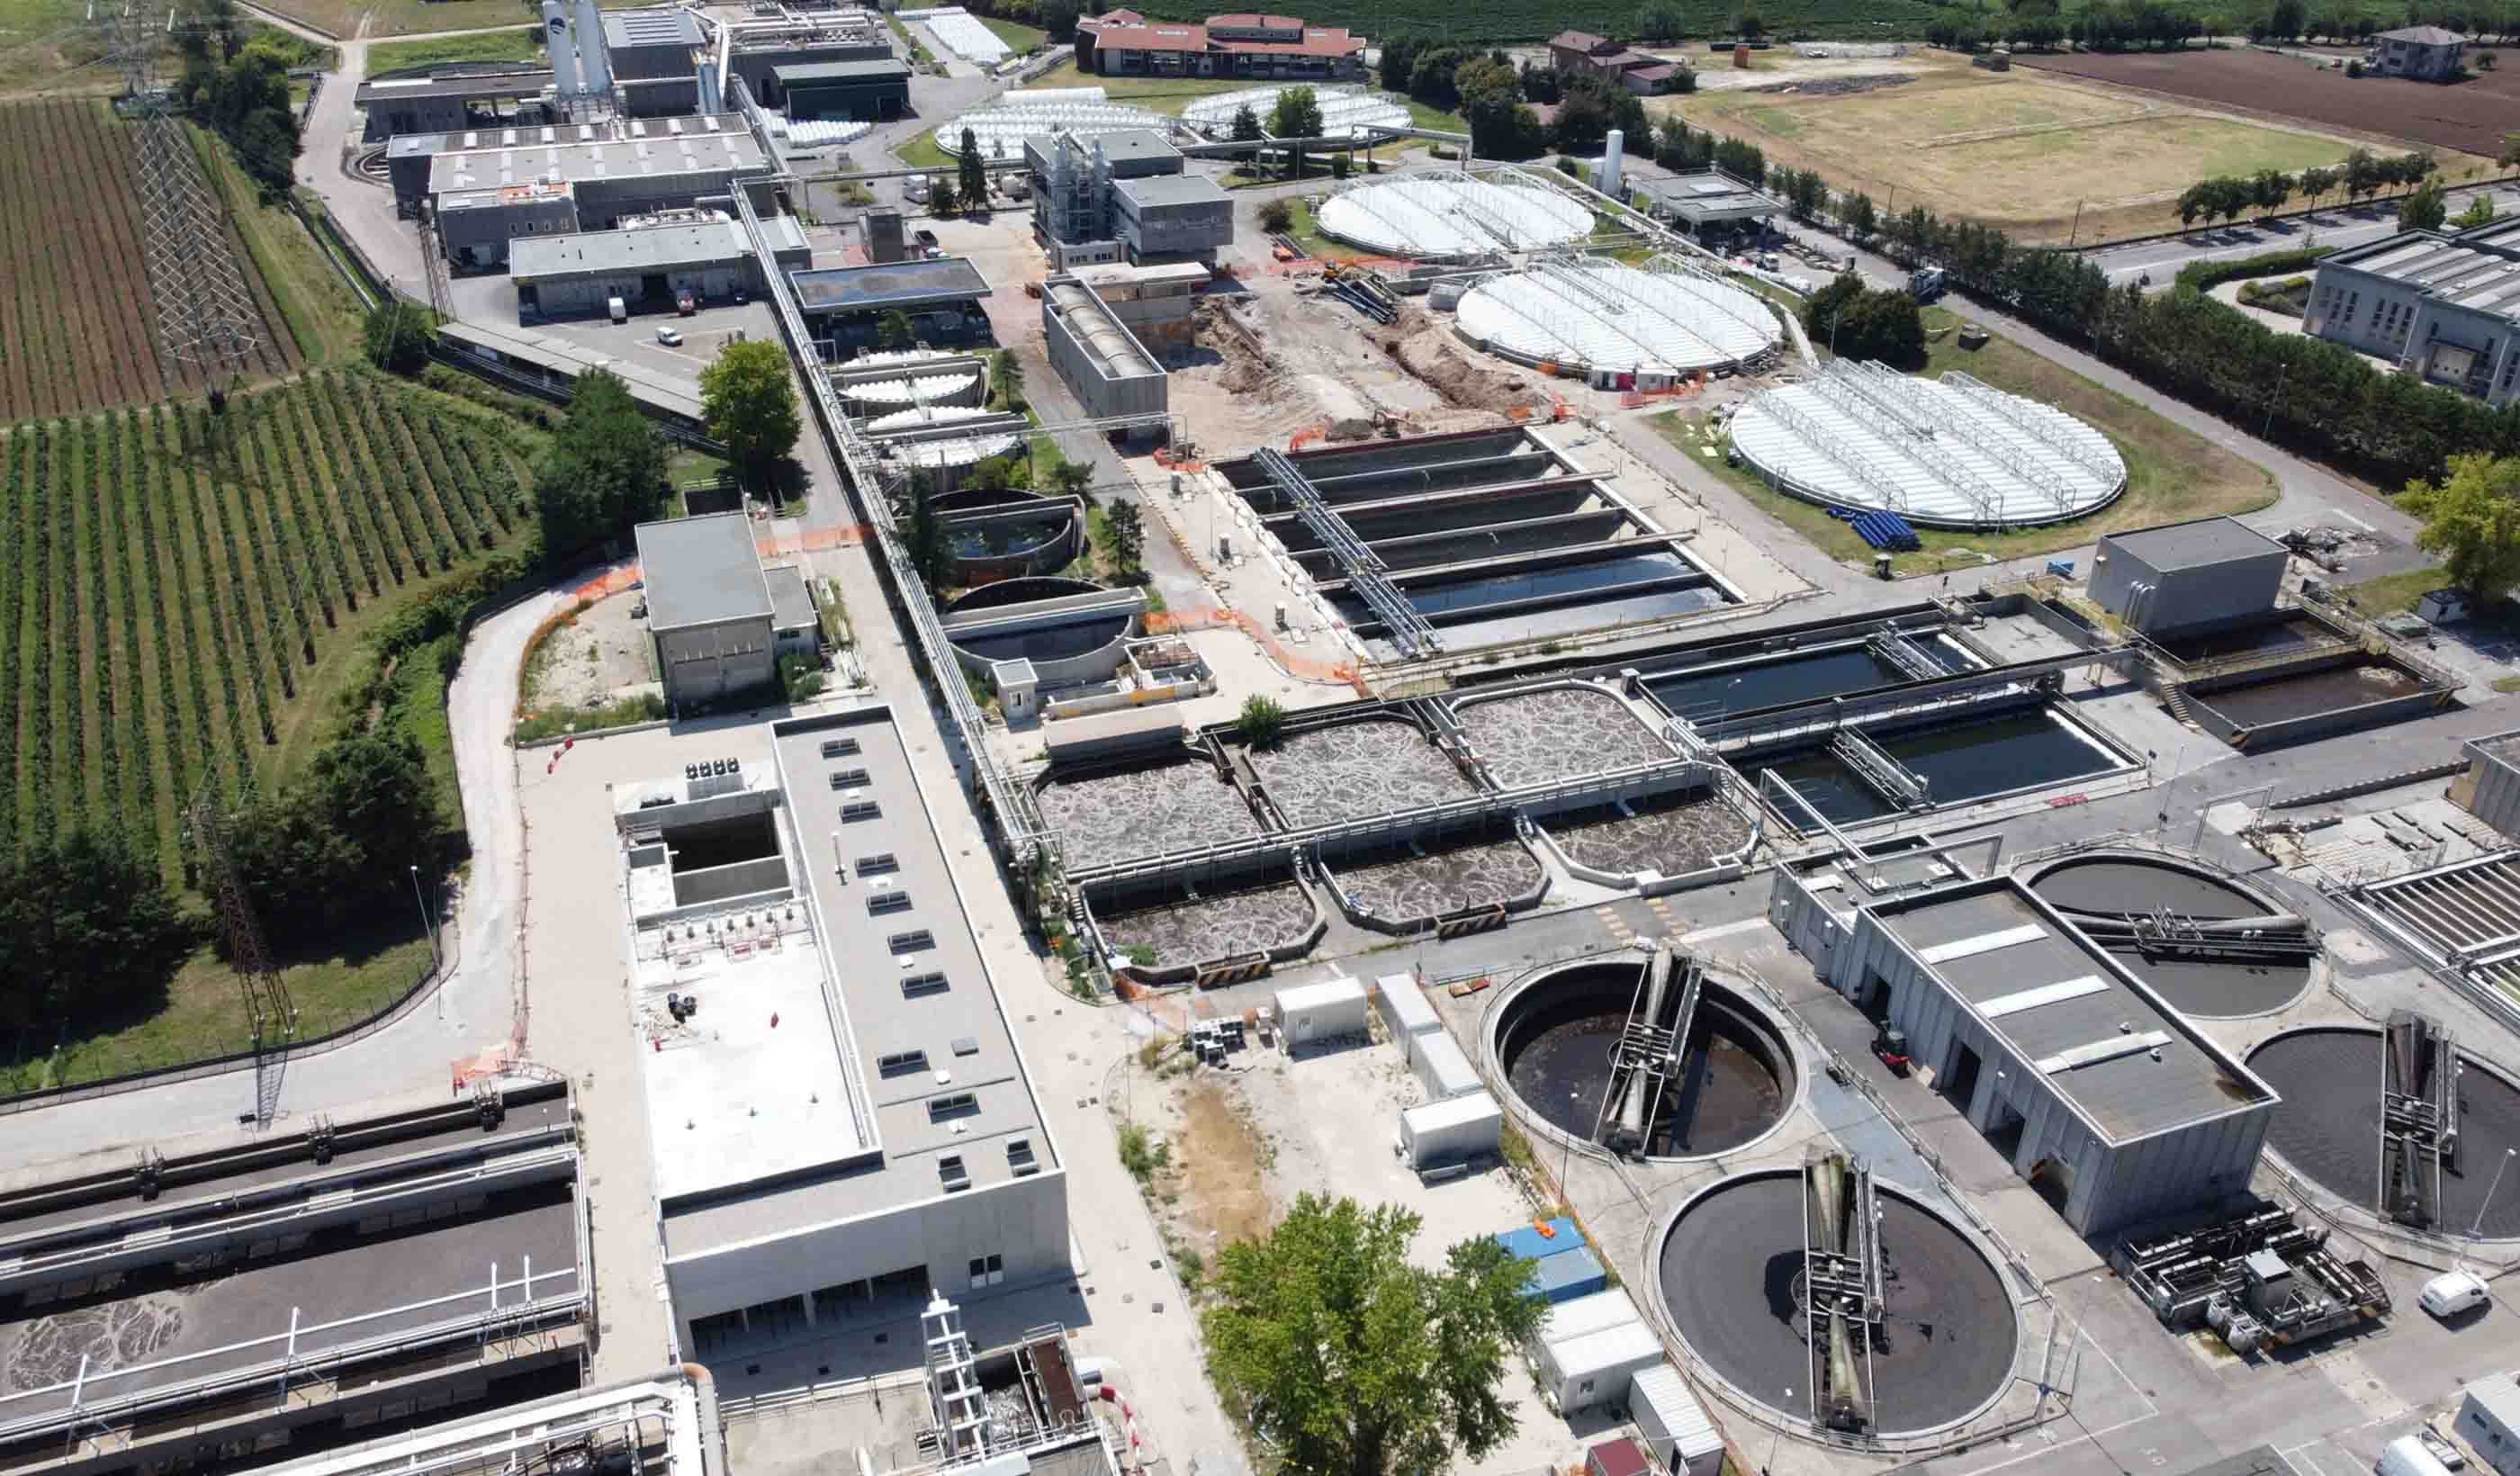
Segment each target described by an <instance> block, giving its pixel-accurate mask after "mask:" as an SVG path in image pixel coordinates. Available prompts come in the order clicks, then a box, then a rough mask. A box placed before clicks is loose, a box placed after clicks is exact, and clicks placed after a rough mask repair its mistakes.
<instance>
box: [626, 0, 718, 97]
mask: <svg viewBox="0 0 2520 1476" xmlns="http://www.w3.org/2000/svg"><path fill="white" fill-rule="evenodd" d="M602 16H603V20H604V26H603V29H604V53H605V59H606V64H607V70H608V71H610V73H611V76H612V86H613V89H614V94H615V98H616V100H617V102H618V105H619V107H620V111H621V112H624V113H626V114H628V115H629V116H631V117H676V116H684V115H688V114H692V113H697V112H714V111H715V110H716V109H717V108H719V107H720V106H722V105H723V102H724V100H723V99H720V98H704V97H702V96H701V95H700V79H699V73H700V69H701V67H700V58H701V57H703V56H705V55H707V51H706V47H707V43H708V38H707V36H705V35H704V34H703V33H702V32H701V29H700V23H699V22H698V20H697V18H696V17H695V16H694V15H693V13H692V12H690V11H687V10H685V9H683V8H682V7H680V6H671V5H658V6H650V7H648V8H646V9H644V10H607V11H604V12H602Z"/></svg>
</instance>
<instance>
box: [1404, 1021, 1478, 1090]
mask: <svg viewBox="0 0 2520 1476" xmlns="http://www.w3.org/2000/svg"><path fill="white" fill-rule="evenodd" d="M1409 1048H1410V1057H1411V1059H1410V1064H1411V1065H1412V1066H1413V1067H1415V1068H1416V1070H1417V1072H1418V1082H1419V1083H1420V1084H1422V1085H1423V1086H1424V1087H1425V1089H1426V1099H1427V1100H1429V1101H1439V1102H1440V1101H1450V1100H1452V1099H1453V1098H1454V1097H1456V1096H1469V1095H1470V1094H1471V1093H1473V1092H1476V1091H1478V1090H1479V1073H1478V1071H1477V1070H1476V1068H1474V1067H1472V1066H1471V1065H1470V1058H1469V1055H1468V1054H1467V1053H1466V1052H1464V1051H1463V1050H1462V1048H1461V1045H1460V1043H1458V1042H1456V1041H1455V1040H1454V1039H1453V1038H1452V1037H1451V1036H1449V1035H1446V1034H1444V1033H1443V1032H1442V1031H1437V1032H1436V1033H1435V1034H1433V1035H1418V1036H1411V1037H1410V1038H1409Z"/></svg>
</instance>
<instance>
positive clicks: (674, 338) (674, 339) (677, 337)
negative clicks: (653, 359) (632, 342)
mask: <svg viewBox="0 0 2520 1476" xmlns="http://www.w3.org/2000/svg"><path fill="white" fill-rule="evenodd" d="M656 341H657V342H659V343H662V344H663V345H665V346H666V347H667V348H680V347H682V346H683V331H682V330H681V329H679V328H660V329H658V330H656Z"/></svg>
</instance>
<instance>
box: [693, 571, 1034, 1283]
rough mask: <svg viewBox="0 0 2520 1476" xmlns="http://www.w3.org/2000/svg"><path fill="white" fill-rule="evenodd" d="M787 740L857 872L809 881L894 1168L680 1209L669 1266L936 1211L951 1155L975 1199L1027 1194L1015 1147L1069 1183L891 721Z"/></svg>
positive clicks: (836, 719) (821, 844)
mask: <svg viewBox="0 0 2520 1476" xmlns="http://www.w3.org/2000/svg"><path fill="white" fill-rule="evenodd" d="M651 526H653V524H651ZM777 733H778V736H777V738H776V739H775V750H774V751H775V756H776V762H777V764H778V766H779V777H780V783H781V786H782V788H783V789H784V790H785V791H786V803H787V809H788V812H789V816H790V818H791V820H792V822H793V824H794V826H795V830H796V834H797V835H799V836H801V837H805V838H806V843H807V844H808V845H809V846H811V847H813V848H815V849H816V850H817V851H818V852H823V853H827V852H828V848H829V846H830V845H831V844H832V842H831V841H830V839H829V838H828V837H832V836H838V837H839V840H838V844H839V846H840V847H841V849H842V850H843V851H844V852H845V853H846V854H847V857H848V859H849V862H850V866H851V875H850V876H849V877H848V878H847V879H846V880H845V881H843V880H842V878H840V877H839V876H838V875H837V874H835V872H834V871H833V869H832V866H831V865H829V864H817V865H813V866H809V867H807V868H805V872H806V873H807V875H808V876H809V877H810V878H811V883H812V887H813V897H814V903H815V908H816V911H817V914H818V917H817V921H818V925H819V928H820V930H821V931H822V933H823V936H822V937H821V938H820V939H819V944H820V947H821V949H822V951H823V955H824V957H825V958H826V959H828V960H831V961H832V966H831V967H830V968H829V969H828V970H827V973H826V977H827V978H828V980H829V981H830V985H831V987H832V989H833V990H834V991H835V992H836V994H837V996H838V999H839V1003H840V1007H841V1009H842V1010H843V1012H844V1013H845V1014H846V1015H847V1019H848V1030H847V1032H846V1036H847V1037H848V1038H849V1039H853V1040H854V1041H855V1042H856V1043H857V1049H858V1051H859V1052H860V1054H861V1056H862V1059H861V1061H860V1072H861V1076H862V1079H863V1080H864V1081H865V1083H866V1086H867V1091H868V1094H869V1096H870V1097H871V1098H872V1100H873V1103H874V1111H875V1121H876V1135H877V1140H878V1141H879V1142H880V1143H881V1146H882V1149H883V1161H882V1165H881V1167H879V1168H877V1169H873V1170H869V1169H864V1168H854V1169H849V1170H846V1171H841V1172H834V1173H832V1174H830V1175H825V1176H821V1177H817V1178H809V1179H802V1180H799V1181H797V1182H795V1183H793V1184H789V1185H782V1186H780V1187H776V1188H769V1189H764V1190H759V1191H754V1192H746V1193H743V1194H740V1195H735V1196H729V1197H725V1198H720V1199H713V1200H709V1201H705V1202H700V1203H696V1204H694V1205H691V1206H688V1207H683V1208H676V1207H674V1206H672V1205H668V1206H667V1207H666V1213H665V1251H666V1254H667V1256H668V1257H674V1258H679V1257H683V1256H689V1255H695V1254H699V1253H703V1252H705V1251H708V1250H710V1249H712V1248H714V1247H718V1246H723V1245H728V1244H732V1243H735V1242H738V1241H747V1240H755V1239H760V1238H764V1237H767V1236H771V1235H777V1234H783V1233H787V1232H789V1231H791V1230H797V1229H802V1228H804V1227H807V1226H813V1225H823V1224H829V1223H832V1222H834V1221H844V1220H850V1219H856V1218H861V1217H865V1216H871V1215H877V1214H881V1213H884V1212H885V1211H888V1210H891V1209H894V1208H897V1207H899V1206H901V1205H904V1204H911V1203H916V1202H918V1201H920V1200H923V1199H933V1198H935V1197H936V1196H937V1194H938V1193H939V1192H940V1191H941V1190H940V1177H939V1170H938V1164H937V1160H938V1159H939V1158H941V1157H943V1156H945V1155H946V1154H949V1153H951V1154H959V1155H960V1156H961V1157H962V1160H963V1164H964V1168H965V1171H966V1172H967V1174H968V1175H969V1176H970V1181H971V1189H970V1190H969V1191H967V1192H979V1191H984V1190H986V1189H988V1188H990V1187H991V1186H993V1185H1002V1184H1009V1183H1012V1182H1013V1180H1014V1179H1015V1178H1016V1177H1017V1176H1016V1174H1015V1172H1014V1167H1013V1165H1012V1163H1011V1162H1010V1160H1009V1159H1008V1156H1007V1148H1008V1144H1009V1143H1010V1142H1012V1141H1014V1140H1016V1139H1021V1140H1024V1141H1026V1142H1028V1143H1029V1144H1030V1146H1031V1149H1032V1153H1033V1157H1034V1160H1035V1161H1036V1162H1037V1163H1038V1164H1039V1165H1040V1167H1041V1172H1042V1173H1044V1174H1054V1173H1057V1172H1059V1171H1060V1165H1059V1162H1058V1158H1057V1154H1056V1152H1055V1151H1054V1149H1053V1145H1052V1143H1051V1140H1050V1132H1049V1129H1048V1127H1047V1126H1046V1124H1045V1123H1044V1122H1043V1119H1042V1115H1041V1107H1040V1104H1039V1102H1038V1100H1037V1099H1036V1098H1035V1096H1034V1093H1033V1086H1032V1081H1031V1078H1030V1075H1029V1073H1028V1071H1027V1070H1026V1067H1025V1065H1024V1062H1023V1059H1022V1057H1021V1056H1020V1055H1018V1054H1017V1053H1016V1048H1015V1040H1014V1032H1013V1029H1012V1025H1011V1024H1010V1023H1009V1021H1008V1018H1007V1014H1006V1007H1005V1004H1004V1002H1003V1001H1002V1000H1000V998H999V997H998V987H997V984H996V982H995V981H994V980H993V979H991V978H990V976H989V972H988V967H987V964H986V963H985V962H984V961H983V959H982V957H981V954H980V949H979V942H978V939H977V938H976V936H975V935H974V934H973V933H972V930H971V924H970V919H969V918H968V917H966V916H965V914H964V911H963V904H962V897H961V894H960V892H959V891H957V890H956V887H955V883H954V880H953V877H952V875H951V873H950V872H949V871H948V869H947V865H946V858H945V846H944V841H943V840H942V838H941V837H940V836H939V835H938V834H937V832H936V828H935V825H934V822H933V820H932V818H931V817H930V815H929V813H928V811H927V807H926V802H925V797H924V796H923V794H922V790H921V788H920V785H919V783H918V781H917V779H916V778H915V776H914V774H913V771H912V769H911V763H910V754H909V750H908V747H907V745H906V744H905V743H904V741H903V738H902V736H901V730H900V729H899V728H898V727H896V726H895V725H894V723H893V721H892V714H891V710H890V709H889V708H885V707H871V708H861V709H859V710H857V711H854V712H846V713H840V714H835V715H833V716H832V717H829V718H821V719H812V720H807V721H805V722H799V723H786V724H781V725H779V729H778V730H777ZM830 738H856V739H857V740H858V751H856V752H855V753H851V754H848V755H846V756H845V757H840V758H829V759H827V758H825V757H823V756H822V745H823V743H824V742H825V741H826V740H827V739H830ZM847 769H862V770H864V771H866V775H867V779H866V783H864V785H862V786H858V787H853V788H848V789H834V788H832V784H831V776H832V774H833V773H835V772H837V771H840V770H847ZM948 797H949V798H953V797H954V796H950V795H949V796H948ZM868 800H872V801H873V802H874V803H875V804H876V805H877V809H878V810H879V812H880V813H879V814H877V815H875V816H872V817H868V818H865V819H856V820H850V821H848V822H846V823H845V824H844V823H843V822H842V821H841V819H840V811H841V808H842V807H843V806H844V805H850V804H855V803H859V802H863V801H868ZM878 853H889V854H890V855H891V857H892V858H893V863H894V869H893V870H892V871H890V872H885V873H883V876H884V879H886V880H888V881H889V882H891V883H892V886H891V887H890V888H888V889H889V890H896V891H899V892H901V893H903V894H905V895H906V896H908V898H909V899H910V904H911V905H910V906H909V907H908V908H907V909H904V910H901V911H895V912H888V913H883V914H876V913H871V912H870V911H869V910H868V906H867V899H868V896H869V895H870V891H871V888H870V887H869V885H868V883H867V880H865V879H861V878H860V877H858V876H857V875H856V874H855V871H856V867H855V863H856V861H857V859H858V858H861V857H867V856H874V855H877V854H878ZM915 929H924V930H926V931H927V932H928V933H929V934H930V935H931V938H932V944H931V946H929V947H927V948H923V949H921V950H920V951H918V952H916V953H914V954H910V955H899V954H896V952H895V950H894V948H893V946H892V941H891V940H892V939H893V937H894V936H895V935H897V934H900V933H904V932H909V931H912V930H915ZM896 959H906V961H907V962H899V963H896V962H895V960H896ZM931 971H932V972H941V973H942V974H944V975H945V980H946V987H945V988H943V989H941V990H933V991H924V992H922V993H920V994H918V995H917V996H915V997H913V996H910V995H906V994H904V993H903V989H902V981H903V979H905V978H908V977H910V976H913V975H916V974H921V973H926V972H931ZM913 1050H918V1051H925V1052H926V1053H927V1061H928V1064H929V1066H930V1067H932V1068H934V1069H932V1070H926V1071H916V1072H910V1073H896V1074H894V1075H892V1076H889V1077H887V1076H886V1075H884V1073H883V1072H882V1071H881V1069H879V1066H878V1061H879V1059H880V1058H881V1057H883V1056H886V1055H890V1054H893V1053H894V1052H896V1051H913ZM936 1070H943V1071H947V1072H950V1073H951V1077H952V1080H951V1082H950V1083H949V1084H943V1085H940V1084H939V1083H938V1082H937V1081H936V1079H935V1074H934V1073H935V1071H936ZM946 1091H952V1092H968V1093H970V1094H971V1095H972V1096H973V1098H974V1101H973V1104H972V1108H971V1110H969V1111H968V1112H967V1113H966V1114H965V1115H963V1116H960V1117H955V1118H951V1119H949V1120H946V1121H941V1122H940V1121H934V1120H931V1114H930V1113H929V1110H928V1107H927V1102H928V1099H929V1098H930V1097H932V1096H937V1095H938V1094H940V1093H942V1092H946ZM958 1128H959V1129H960V1130H961V1131H959V1132H958V1131H956V1130H957V1129H958Z"/></svg>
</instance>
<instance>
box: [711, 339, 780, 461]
mask: <svg viewBox="0 0 2520 1476" xmlns="http://www.w3.org/2000/svg"><path fill="white" fill-rule="evenodd" d="M700 418H701V420H702V421H703V422H704V423H705V424H706V425H707V426H708V433H709V439H711V440H713V441H718V442H720V443H722V444H723V445H725V447H726V449H727V452H728V454H729V455H730V456H731V457H732V458H733V459H734V461H735V464H736V465H737V466H738V467H740V468H742V470H743V473H744V474H745V475H746V476H747V477H755V478H763V479H766V478H767V477H768V476H769V474H770V473H771V471H772V470H774V469H776V468H777V466H778V465H779V463H780V461H781V460H783V459H784V458H786V457H787V454H788V453H789V452H792V451H794V450H795V449H796V438H797V437H798V436H799V435H802V434H803V433H804V431H805V422H804V417H803V415H802V414H801V413H800V412H799V411H798V409H797V406H796V381H795V380H793V379H791V378H790V377H789V376H788V373H787V350H786V349H785V348H782V347H781V346H780V345H779V344H778V343H777V342H776V341H774V340H772V339H769V338H746V339H743V340H742V341H741V342H731V343H728V344H726V345H725V346H723V347H721V348H720V349H719V350H718V351H717V357H716V358H714V359H712V360H710V361H709V363H708V367H707V368H705V369H702V370H701V371H700Z"/></svg>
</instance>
